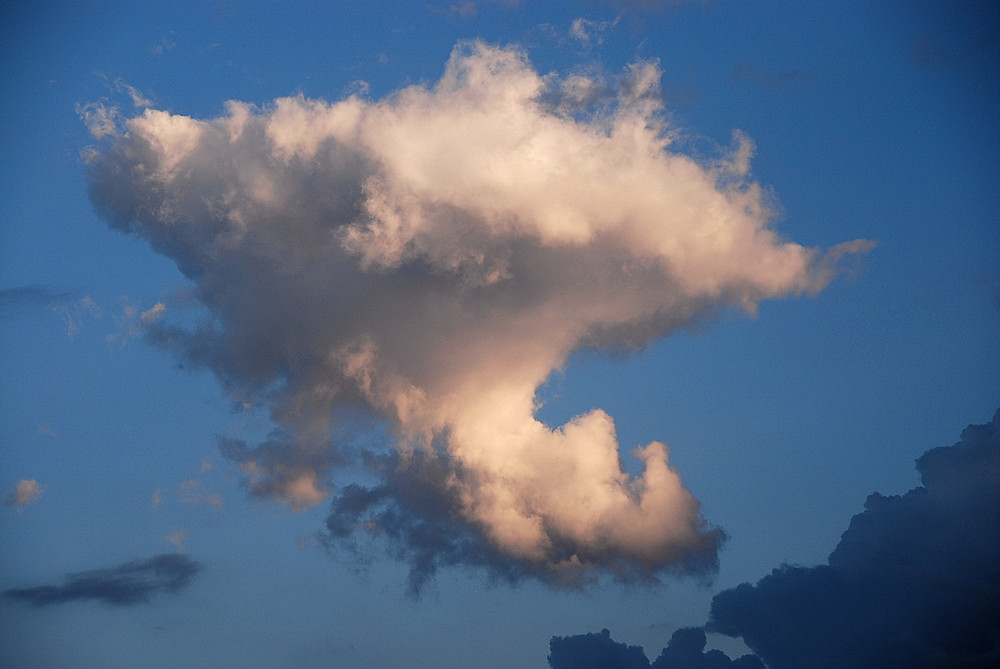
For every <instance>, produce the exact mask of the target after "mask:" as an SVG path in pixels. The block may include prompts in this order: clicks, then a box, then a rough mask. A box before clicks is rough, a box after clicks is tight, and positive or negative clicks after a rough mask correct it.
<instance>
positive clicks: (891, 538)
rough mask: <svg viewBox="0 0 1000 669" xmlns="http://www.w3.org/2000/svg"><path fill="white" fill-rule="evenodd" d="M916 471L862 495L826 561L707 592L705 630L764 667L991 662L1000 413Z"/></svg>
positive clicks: (998, 609) (998, 626)
mask: <svg viewBox="0 0 1000 669" xmlns="http://www.w3.org/2000/svg"><path fill="white" fill-rule="evenodd" d="M917 470H918V471H919V472H920V476H921V481H922V483H923V485H922V486H920V487H917V488H914V489H913V490H910V491H909V492H907V493H906V494H904V495H899V496H883V495H880V494H878V493H875V494H873V495H871V496H870V497H869V498H868V500H867V502H865V510H864V511H863V512H862V513H860V514H858V515H856V516H855V517H854V518H853V519H852V520H851V524H850V527H849V528H848V529H847V531H846V532H844V534H843V536H842V537H841V540H840V543H839V544H838V545H837V547H836V548H835V549H834V551H833V553H831V555H830V558H829V561H828V564H826V565H820V566H817V567H798V566H790V565H783V566H781V567H779V568H777V569H775V570H774V571H773V572H772V573H771V574H770V575H768V576H765V577H764V578H763V579H761V580H760V581H758V582H757V583H756V584H755V585H751V584H749V583H744V584H742V585H740V586H738V587H736V588H733V589H731V590H726V591H724V592H721V593H719V594H718V595H716V597H715V599H714V600H713V603H712V613H711V621H710V623H709V629H711V630H714V631H717V632H721V633H723V634H728V635H731V636H737V635H738V636H742V637H743V640H744V641H745V642H746V644H747V645H748V646H749V647H750V648H751V649H753V650H754V651H755V652H756V653H757V654H758V655H759V656H760V657H761V658H763V659H764V661H765V662H766V663H767V665H768V667H770V668H771V669H785V668H791V667H817V668H818V669H823V668H824V667H830V668H833V667H837V668H840V667H859V668H861V669H864V668H869V667H870V668H875V667H928V668H930V667H950V668H954V667H968V668H972V667H980V668H983V669H985V668H986V667H996V666H997V665H998V664H1000V411H998V412H997V413H996V415H994V417H993V420H992V421H991V422H990V423H987V424H985V425H970V426H969V427H968V428H967V429H966V430H965V431H963V432H962V436H961V440H960V441H959V442H958V443H956V444H955V445H954V446H950V447H939V448H934V449H932V450H930V451H928V452H926V453H924V454H923V455H922V456H921V457H920V458H919V459H918V460H917Z"/></svg>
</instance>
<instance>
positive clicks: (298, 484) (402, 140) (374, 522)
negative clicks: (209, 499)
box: [89, 42, 871, 585]
mask: <svg viewBox="0 0 1000 669" xmlns="http://www.w3.org/2000/svg"><path fill="white" fill-rule="evenodd" d="M658 82H659V69H658V67H657V65H656V63H652V62H643V63H636V64H634V65H633V66H631V67H629V68H627V69H626V70H625V71H624V72H622V73H621V74H620V75H618V76H615V77H606V78H600V77H595V76H583V75H579V74H573V75H568V76H565V77H560V76H557V75H554V74H548V75H542V74H539V73H538V72H536V71H535V70H534V69H533V68H532V66H531V65H530V63H529V62H528V60H527V58H526V56H525V54H524V53H523V52H521V51H520V50H518V49H517V48H498V47H494V46H489V45H486V44H482V43H479V42H470V43H464V44H460V45H459V46H458V47H456V49H455V51H454V52H453V54H452V56H451V58H450V60H449V61H448V63H447V66H446V68H445V72H444V74H443V76H442V77H441V79H440V80H439V81H438V82H437V83H435V84H434V85H433V86H426V85H416V86H411V87H409V88H405V89H403V90H400V91H398V92H396V93H394V94H392V95H390V96H388V97H386V98H385V99H381V100H375V101H372V100H367V99H364V98H361V97H356V96H352V97H349V98H347V99H343V100H340V101H337V102H333V103H329V102H325V101H322V100H314V99H306V98H304V97H301V96H300V97H291V98H282V99H278V100H275V101H274V102H272V103H269V104H266V105H263V106H262V107H256V106H254V105H251V104H248V103H243V102H236V101H231V102H229V103H227V106H226V113H225V114H224V115H222V116H221V117H219V118H215V119H209V120H197V119H194V118H190V117H187V116H183V115H180V114H172V113H169V112H165V111H160V110H155V109H147V110H145V111H144V112H143V113H142V115H141V116H138V117H136V118H132V119H130V120H128V121H126V122H125V123H124V127H123V128H120V129H118V130H117V131H115V132H114V133H112V134H111V135H110V139H106V140H105V141H106V142H107V143H108V145H107V146H106V147H105V148H104V149H103V150H100V151H95V152H93V153H91V154H90V156H89V162H90V179H91V192H92V197H93V200H94V202H95V204H96V206H97V208H98V210H99V211H100V212H102V214H103V215H104V216H105V217H106V218H107V220H108V221H109V223H110V225H111V226H112V227H114V228H117V229H120V230H123V231H127V232H130V233H133V234H136V235H138V236H140V237H142V238H144V239H146V240H148V242H149V243H150V244H151V245H152V247H153V248H154V249H155V250H157V251H158V252H160V253H163V254H165V255H167V256H169V257H170V258H172V259H173V260H174V261H175V262H176V264H177V266H178V267H179V268H180V270H181V271H182V272H183V273H184V274H185V275H186V276H187V277H188V279H190V281H191V282H192V283H193V284H194V288H193V291H192V294H193V296H194V297H195V298H196V299H197V301H198V302H199V303H200V304H201V305H202V306H203V307H204V311H203V313H202V316H201V317H200V318H201V319H200V320H198V321H197V322H193V321H192V318H191V316H190V315H183V314H182V315H181V316H177V310H176V309H173V308H172V306H171V305H170V304H165V305H155V306H154V307H153V308H151V309H150V310H149V311H148V312H147V313H149V314H150V317H149V318H148V319H144V322H143V326H144V328H145V331H146V336H147V338H148V340H149V341H151V342H153V343H154V344H156V345H158V346H162V347H164V348H166V349H169V350H172V351H175V352H176V353H177V354H178V355H180V356H182V357H184V358H185V359H187V360H188V361H190V362H192V363H195V364H197V365H200V366H202V367H205V368H207V369H210V370H212V371H213V372H214V373H215V374H216V376H217V377H218V378H219V380H220V381H221V382H222V384H223V386H224V387H225V389H226V390H227V392H228V393H229V394H230V395H231V397H232V398H233V399H234V401H236V402H239V403H243V404H245V405H247V406H254V405H256V406H263V407H266V409H267V410H268V411H269V413H270V417H271V419H272V421H273V422H274V423H275V425H276V426H277V427H276V430H275V432H274V434H273V435H272V437H271V438H269V439H267V440H265V441H264V442H263V443H260V444H258V445H256V446H254V445H250V444H247V443H245V442H243V441H240V440H237V439H224V440H223V441H222V443H221V446H222V451H223V453H224V454H225V455H226V457H228V458H229V459H231V460H232V461H234V462H236V463H237V464H239V466H240V467H241V469H242V470H243V472H244V473H245V474H246V483H247V488H248V490H249V492H250V494H252V495H255V496H257V497H260V498H262V499H269V500H275V501H278V502H282V503H285V504H288V505H289V506H291V507H292V508H295V509H301V508H306V507H309V506H314V505H316V504H319V503H321V502H322V501H323V500H326V499H329V498H330V497H331V495H333V499H332V513H331V516H330V519H329V521H328V527H329V530H330V532H329V540H330V542H331V543H335V544H341V545H355V544H357V543H358V542H359V541H361V539H363V538H364V537H366V536H371V537H375V538H380V537H381V538H384V539H387V540H388V542H389V547H390V550H392V551H394V553H395V554H397V555H399V556H400V557H403V558H405V559H408V560H411V562H412V564H413V565H414V576H413V578H412V579H411V585H414V584H417V585H419V583H421V582H422V581H423V580H424V579H425V578H426V577H428V576H430V575H432V574H433V572H434V570H435V569H437V568H438V567H439V566H441V565H447V564H477V565H483V566H487V567H488V568H490V569H492V570H493V571H494V573H496V574H498V575H501V576H509V577H511V578H514V577H515V575H516V574H523V575H532V576H536V577H538V578H541V579H542V580H545V581H547V582H550V583H558V584H568V583H574V582H579V581H580V580H581V579H586V578H590V577H592V576H593V575H594V574H595V573H600V572H604V571H611V572H612V573H615V574H616V575H618V576H620V577H622V578H652V577H654V575H655V574H657V573H660V572H663V571H666V570H675V571H678V572H682V573H686V572H696V573H705V572H707V571H711V570H712V569H713V568H714V567H715V565H716V564H717V552H718V548H719V546H720V544H721V542H722V541H723V540H724V536H725V535H724V533H723V532H722V531H721V530H720V529H718V528H713V527H711V526H710V525H708V523H707V522H706V521H705V519H704V518H703V517H702V516H701V513H700V510H699V504H698V502H697V500H696V499H695V498H694V496H693V495H692V494H691V492H690V491H689V490H688V489H686V488H685V487H684V486H683V484H682V482H681V478H680V475H679V473H678V472H677V471H676V470H675V469H674V468H673V467H672V466H671V465H670V462H669V449H668V447H667V446H666V444H664V443H661V442H652V443H650V444H648V445H646V446H643V447H640V448H637V449H635V450H634V451H633V454H634V456H635V457H636V458H637V460H638V462H639V463H641V465H642V468H643V469H642V471H641V472H640V473H638V474H631V473H629V472H626V471H625V470H624V469H623V467H622V462H621V458H620V455H619V446H620V445H619V443H618V440H617V436H616V429H615V424H614V420H613V419H612V417H611V416H609V415H608V414H606V413H605V412H604V411H602V410H600V409H593V410H591V411H588V412H586V413H584V414H581V415H579V416H577V417H575V418H573V419H572V420H570V421H569V422H567V423H566V424H565V425H561V426H555V427H552V426H548V425H545V424H543V423H541V422H540V421H539V420H537V419H536V418H535V412H536V409H537V408H538V404H537V399H536V390H537V389H538V388H539V386H540V385H541V384H542V383H543V382H544V381H545V380H546V378H548V376H549V375H550V374H551V373H552V372H553V371H554V370H557V369H559V368H560V367H561V366H563V365H564V364H565V363H566V361H567V359H568V357H569V355H570V354H571V353H573V352H574V351H577V350H580V349H582V348H609V349H616V350H622V351H628V350H633V349H637V348H640V347H642V346H645V345H648V344H649V343H651V342H653V341H655V340H657V339H659V338H661V337H664V336H667V335H670V334H671V333H674V332H676V331H678V330H680V329H683V328H686V327H689V326H691V325H692V324H695V323H699V322H702V321H704V320H706V319H709V318H712V317H713V316H715V315H716V314H717V313H719V312H720V311H728V310H733V309H741V310H744V311H746V312H753V311H754V310H755V309H756V307H757V305H758V303H759V302H760V301H762V300H765V299H771V298H781V297H786V296H794V295H800V294H803V293H814V292H816V291H818V290H821V289H822V288H823V287H824V286H825V285H826V284H827V283H828V282H829V281H830V280H831V278H832V277H833V276H834V275H835V273H836V269H837V262H838V259H839V258H840V257H841V256H843V255H844V254H845V253H854V252H862V251H865V250H867V249H868V248H870V246H871V244H870V243H868V242H865V241H860V240H859V241H855V242H848V243H846V244H844V245H841V246H839V247H835V248H834V249H831V250H830V251H828V252H825V253H824V252H821V251H818V250H816V249H808V248H804V247H802V246H800V245H798V244H794V243H792V242H788V241H785V240H782V239H781V238H780V237H779V236H778V234H777V233H776V231H775V230H774V229H773V225H772V224H773V207H772V203H771V202H770V200H769V196H768V194H767V191H766V189H765V188H763V187H761V186H760V185H759V184H757V183H755V182H754V181H753V180H752V179H751V177H750V168H749V160H750V157H751V154H752V152H753V144H752V142H751V141H750V140H749V139H748V138H746V137H744V136H743V135H741V134H739V133H736V134H735V135H734V145H733V147H732V148H731V150H729V151H728V152H722V153H721V155H720V156H719V157H718V158H717V159H716V160H714V161H712V162H710V163H700V162H697V161H695V160H693V159H692V158H690V157H688V156H686V155H684V154H681V153H678V152H676V151H674V150H672V146H673V144H674V143H675V142H676V140H677V139H678V138H679V136H680V131H679V130H678V129H677V128H674V127H672V126H671V125H670V124H669V123H668V122H667V120H666V118H667V117H666V115H665V114H664V113H663V110H662V108H661V103H660V96H659V90H658ZM609 90H610V91H614V95H613V96H612V97H608V94H607V91H609ZM595 91H596V92H597V93H595ZM352 413H363V414H366V415H368V416H369V417H374V419H375V420H376V421H383V422H384V424H386V425H388V427H389V430H390V432H391V435H392V444H391V448H390V450H389V451H388V455H387V454H386V452H385V451H372V452H361V451H359V450H358V449H352V448H349V447H348V446H347V445H346V444H345V443H344V442H343V441H340V440H338V439H336V438H334V436H333V435H335V434H336V433H337V430H338V429H339V426H340V425H341V423H342V421H343V420H344V417H345V416H349V415H350V414H352ZM351 471H356V472H359V476H361V477H362V479H363V480H362V479H359V480H358V482H357V483H354V484H351V483H346V484H344V483H342V482H341V485H339V486H338V487H335V486H334V485H333V483H332V478H331V472H336V473H337V476H338V477H340V478H338V481H342V477H343V476H347V475H349V473H350V472H351ZM372 477H374V479H375V482H374V483H373V482H372Z"/></svg>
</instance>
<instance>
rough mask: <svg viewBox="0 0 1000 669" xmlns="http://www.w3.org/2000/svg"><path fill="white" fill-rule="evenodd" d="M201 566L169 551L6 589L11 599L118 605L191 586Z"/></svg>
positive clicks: (145, 599)
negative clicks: (60, 579)
mask: <svg viewBox="0 0 1000 669" xmlns="http://www.w3.org/2000/svg"><path fill="white" fill-rule="evenodd" d="M200 570H201V565H200V564H198V563H197V562H195V561H194V560H192V559H191V558H189V557H188V556H186V555H182V554H179V553H167V554H163V555H157V556H155V557H151V558H149V559H146V560H133V561H132V562H126V563H125V564H122V565H119V566H117V567H114V568H111V569H94V570H92V571H83V572H78V573H75V574H68V575H67V576H66V578H65V582H64V583H63V585H40V586H36V587H32V588H19V589H11V590H5V591H4V593H3V594H4V596H5V597H7V598H8V599H17V600H22V601H25V602H28V603H30V604H33V605H35V606H51V605H53V604H65V603H68V602H74V601H80V600H87V599H94V600H98V601H101V602H104V603H106V604H113V605H116V606H132V605H135V604H141V603H143V602H148V601H149V600H150V599H151V598H152V597H153V596H154V595H156V594H158V593H160V592H167V593H176V592H179V591H180V590H182V589H184V588H186V587H187V586H188V585H190V583H191V581H192V580H193V579H194V577H195V575H196V574H197V573H198V572H199V571H200Z"/></svg>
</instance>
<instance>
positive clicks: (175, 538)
mask: <svg viewBox="0 0 1000 669" xmlns="http://www.w3.org/2000/svg"><path fill="white" fill-rule="evenodd" d="M187 537H188V531H187V530H185V529H183V528H178V529H176V530H172V531H171V532H170V533H169V534H167V536H165V537H163V540H164V541H166V542H167V543H168V544H170V545H171V546H173V547H174V550H177V551H183V550H184V542H185V541H187Z"/></svg>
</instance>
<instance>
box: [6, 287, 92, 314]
mask: <svg viewBox="0 0 1000 669" xmlns="http://www.w3.org/2000/svg"><path fill="white" fill-rule="evenodd" d="M79 299H80V297H79V296H78V295H77V294H75V293H69V292H60V291H55V290H53V289H52V288H50V287H48V286H42V285H38V284H31V285H26V286H15V287H13V288H3V289H0V318H2V317H5V316H11V315H14V314H16V313H19V312H21V311H23V310H26V309H32V308H37V307H47V308H50V309H51V308H56V307H64V306H66V305H69V304H71V303H73V302H75V301H77V300H79Z"/></svg>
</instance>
